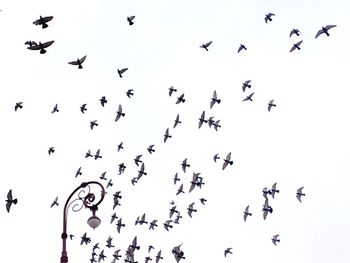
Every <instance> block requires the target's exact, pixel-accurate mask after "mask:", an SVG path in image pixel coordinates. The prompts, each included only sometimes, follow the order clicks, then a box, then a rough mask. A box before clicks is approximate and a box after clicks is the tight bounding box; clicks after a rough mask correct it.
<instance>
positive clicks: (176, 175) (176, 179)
mask: <svg viewBox="0 0 350 263" xmlns="http://www.w3.org/2000/svg"><path fill="white" fill-rule="evenodd" d="M177 181H180V178H179V176H178V174H177V173H176V174H175V176H174V184H176V182H177Z"/></svg>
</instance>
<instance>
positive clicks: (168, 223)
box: [163, 219, 173, 231]
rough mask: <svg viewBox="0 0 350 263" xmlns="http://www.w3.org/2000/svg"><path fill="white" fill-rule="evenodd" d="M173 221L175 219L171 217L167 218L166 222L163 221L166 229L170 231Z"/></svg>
mask: <svg viewBox="0 0 350 263" xmlns="http://www.w3.org/2000/svg"><path fill="white" fill-rule="evenodd" d="M171 222H173V220H171V219H169V220H166V221H165V223H163V225H164V228H165V230H166V231H169V228H173V226H172V225H171V224H170V223H171Z"/></svg>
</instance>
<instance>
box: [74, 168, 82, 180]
mask: <svg viewBox="0 0 350 263" xmlns="http://www.w3.org/2000/svg"><path fill="white" fill-rule="evenodd" d="M82 174H83V173H82V172H81V166H80V167H79V168H78V170H77V171H76V172H75V178H77V177H78V176H79V175H82Z"/></svg>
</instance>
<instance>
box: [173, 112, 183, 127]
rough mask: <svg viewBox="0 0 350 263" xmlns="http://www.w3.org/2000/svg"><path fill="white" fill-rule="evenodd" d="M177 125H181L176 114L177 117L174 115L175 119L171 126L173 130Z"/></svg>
mask: <svg viewBox="0 0 350 263" xmlns="http://www.w3.org/2000/svg"><path fill="white" fill-rule="evenodd" d="M179 123H181V121H180V116H179V114H178V115H176V119H175V121H174V126H173V128H175V127H176V126H177V125H178V124H179Z"/></svg>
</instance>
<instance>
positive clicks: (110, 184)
mask: <svg viewBox="0 0 350 263" xmlns="http://www.w3.org/2000/svg"><path fill="white" fill-rule="evenodd" d="M112 186H113V183H112V179H109V181H108V183H107V186H106V188H108V187H112Z"/></svg>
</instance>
